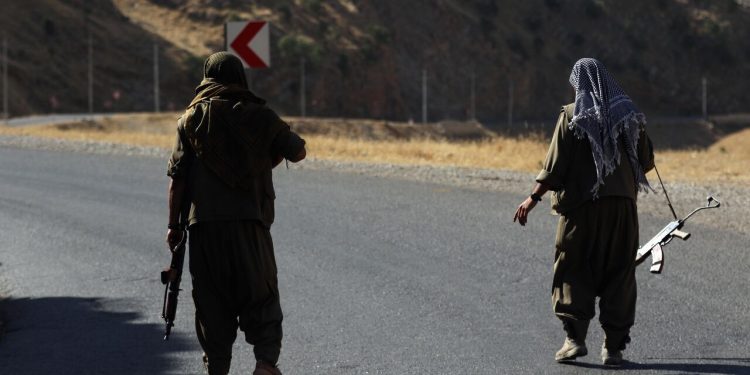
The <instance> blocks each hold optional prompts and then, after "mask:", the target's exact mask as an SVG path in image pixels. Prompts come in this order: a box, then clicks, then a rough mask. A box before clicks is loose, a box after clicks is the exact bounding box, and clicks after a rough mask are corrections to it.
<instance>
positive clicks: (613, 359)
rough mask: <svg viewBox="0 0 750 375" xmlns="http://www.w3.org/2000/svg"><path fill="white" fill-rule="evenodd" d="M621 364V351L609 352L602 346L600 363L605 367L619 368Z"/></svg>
mask: <svg viewBox="0 0 750 375" xmlns="http://www.w3.org/2000/svg"><path fill="white" fill-rule="evenodd" d="M622 362H623V359H622V350H609V349H607V347H606V346H604V345H602V363H603V364H604V365H605V366H610V367H620V366H622Z"/></svg>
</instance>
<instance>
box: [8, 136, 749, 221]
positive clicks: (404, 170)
mask: <svg viewBox="0 0 750 375" xmlns="http://www.w3.org/2000/svg"><path fill="white" fill-rule="evenodd" d="M0 147H19V148H31V149H43V150H54V151H68V152H84V153H90V154H117V155H126V156H144V157H158V158H164V159H166V157H167V156H168V154H169V151H168V150H167V149H164V148H159V147H141V146H131V145H123V144H116V143H108V142H95V141H69V140H59V139H48V138H35V137H24V136H0ZM289 168H291V169H311V170H331V171H337V172H342V173H355V174H361V175H367V176H375V177H384V178H397V179H405V180H411V181H419V182H428V183H435V184H439V185H444V186H453V187H466V188H472V189H479V190H485V191H498V192H506V193H512V194H518V202H519V203H520V202H521V201H522V200H523V199H524V197H525V196H526V194H528V192H530V191H531V188H532V187H533V184H534V174H529V173H523V172H513V171H502V170H492V169H482V168H462V167H444V166H424V165H417V166H411V165H393V164H376V163H361V162H341V161H329V160H315V159H307V160H305V161H304V162H302V163H299V164H289ZM649 178H651V183H652V186H654V188H655V189H656V190H657V193H647V194H640V195H639V198H638V199H639V203H638V209H639V212H640V213H645V214H648V215H652V216H655V217H658V218H663V219H664V220H665V222H664V224H665V225H666V223H667V221H668V220H670V219H671V214H670V212H669V208H668V207H667V205H666V201H665V199H664V196H663V194H661V187H659V186H658V181H657V180H655V177H653V176H651V175H649ZM664 178H665V179H666V185H667V186H666V187H667V189H668V190H667V191H668V192H669V194H670V198H672V202H673V205H674V208H675V211H676V212H677V214H678V215H679V216H684V215H686V214H687V213H688V212H690V211H691V210H692V209H694V208H696V207H698V206H702V205H704V204H705V202H706V200H705V199H706V196H707V195H709V194H712V195H713V196H714V197H716V198H717V199H719V200H720V201H721V202H722V208H721V209H720V211H717V212H711V213H705V214H704V213H701V214H698V215H696V216H694V217H693V218H691V219H690V222H689V223H688V224H687V225H688V230H689V226H690V225H691V224H701V225H707V226H710V227H713V228H718V229H724V230H730V231H736V232H739V233H742V234H744V235H750V187H746V186H735V185H730V184H722V183H716V184H713V185H708V184H699V183H684V182H676V183H673V182H670V181H669V177H668V176H664ZM546 201H547V199H545V203H546ZM545 203H543V204H545ZM547 207H548V206H547ZM547 207H545V206H540V208H542V209H543V210H546V208H547ZM514 211H515V207H507V209H506V210H505V211H503V212H499V213H498V215H505V216H507V217H508V221H509V222H510V221H511V220H512V217H513V213H514ZM537 211H538V212H541V210H537ZM547 211H548V210H547Z"/></svg>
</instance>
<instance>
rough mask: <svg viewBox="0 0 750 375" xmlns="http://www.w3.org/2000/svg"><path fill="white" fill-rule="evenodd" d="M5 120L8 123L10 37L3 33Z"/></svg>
mask: <svg viewBox="0 0 750 375" xmlns="http://www.w3.org/2000/svg"><path fill="white" fill-rule="evenodd" d="M3 120H5V121H8V35H7V34H6V33H3Z"/></svg>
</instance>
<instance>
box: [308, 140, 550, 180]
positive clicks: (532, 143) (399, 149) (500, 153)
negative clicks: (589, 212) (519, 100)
mask: <svg viewBox="0 0 750 375" xmlns="http://www.w3.org/2000/svg"><path fill="white" fill-rule="evenodd" d="M305 139H306V140H307V142H308V145H309V146H308V148H309V153H310V155H312V156H314V157H316V158H320V159H329V160H351V161H364V162H373V163H393V164H410V165H452V166H459V167H474V168H493V169H508V170H516V171H537V170H539V168H540V167H541V163H542V161H543V159H544V156H545V154H546V148H547V146H546V145H545V144H544V143H543V142H541V141H540V140H539V139H534V138H523V139H511V138H504V137H495V138H492V139H489V140H483V141H471V142H450V141H445V140H430V139H416V140H393V141H383V140H379V141H373V140H365V139H347V138H342V137H328V136H321V135H311V136H306V137H305Z"/></svg>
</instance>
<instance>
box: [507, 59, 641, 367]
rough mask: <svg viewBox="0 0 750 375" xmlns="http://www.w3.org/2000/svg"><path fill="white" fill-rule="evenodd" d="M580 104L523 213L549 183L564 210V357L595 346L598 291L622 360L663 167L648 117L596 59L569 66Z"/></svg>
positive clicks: (559, 263)
mask: <svg viewBox="0 0 750 375" xmlns="http://www.w3.org/2000/svg"><path fill="white" fill-rule="evenodd" d="M570 83H571V85H572V86H573V88H574V89H575V103H572V104H569V105H566V106H564V107H563V108H562V109H561V111H560V117H559V119H558V121H557V126H556V128H555V133H554V135H553V137H552V142H551V144H550V147H549V151H548V153H547V158H546V160H545V162H544V169H542V171H541V173H539V175H538V176H537V178H536V181H537V184H536V186H535V187H534V190H533V192H532V194H531V196H529V197H528V198H526V200H525V201H524V202H523V203H521V205H520V206H519V207H518V209H517V210H516V213H515V217H514V218H513V220H514V221H516V220H518V222H519V223H520V224H521V225H525V224H526V221H527V219H528V214H529V212H530V211H531V210H532V209H533V208H534V207H535V206H536V204H537V202H539V201H541V197H542V196H543V195H544V193H546V192H547V191H548V190H552V191H554V193H553V196H552V198H551V201H552V208H553V209H554V210H555V211H556V212H557V213H558V214H560V215H561V217H560V221H559V224H558V227H557V238H556V241H555V249H556V251H555V264H554V276H553V281H552V306H553V311H554V313H555V315H557V317H558V318H560V319H561V320H562V322H563V328H564V330H565V332H566V339H565V342H564V344H563V346H562V348H561V349H560V350H559V351H558V352H557V353H556V354H555V360H557V361H558V362H565V361H571V360H574V359H575V358H577V357H580V356H584V355H586V354H587V353H588V349H587V348H586V342H585V340H586V334H587V331H588V325H589V321H590V320H591V319H592V318H593V317H594V308H595V306H594V304H595V300H596V297H599V322H600V323H601V325H602V328H603V329H604V333H605V340H604V344H603V345H602V353H601V356H602V362H603V363H604V364H605V365H610V366H619V365H621V363H622V351H623V350H624V349H625V345H626V344H627V343H628V342H630V337H629V333H630V328H631V327H632V326H633V322H634V318H635V302H636V282H635V261H634V259H635V252H636V249H637V248H638V214H637V209H636V197H637V193H638V191H639V190H645V189H650V186H649V184H648V181H647V180H646V176H645V173H646V172H647V171H649V170H650V169H651V168H653V166H654V157H653V148H652V145H651V141H650V140H649V138H648V136H647V135H646V131H645V128H644V125H645V123H646V118H645V116H644V114H643V113H641V112H640V111H639V110H638V109H637V107H636V106H635V104H634V103H633V102H632V101H631V100H630V98H629V97H628V96H627V95H625V93H624V92H623V91H622V90H621V89H620V87H619V86H618V85H617V83H616V82H615V80H614V79H613V78H612V76H610V75H609V73H608V72H607V70H606V69H605V68H604V65H603V64H602V63H600V62H599V61H597V60H595V59H590V58H585V59H581V60H579V61H578V62H576V64H575V66H574V67H573V71H572V73H571V75H570Z"/></svg>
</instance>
